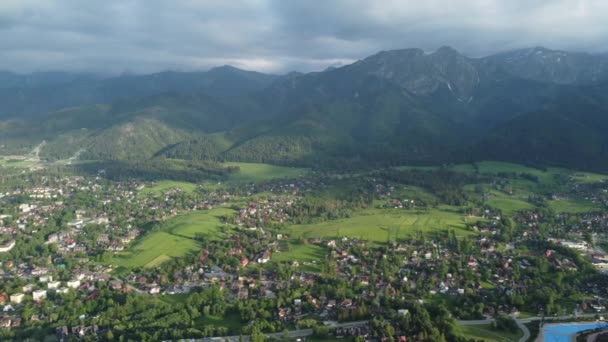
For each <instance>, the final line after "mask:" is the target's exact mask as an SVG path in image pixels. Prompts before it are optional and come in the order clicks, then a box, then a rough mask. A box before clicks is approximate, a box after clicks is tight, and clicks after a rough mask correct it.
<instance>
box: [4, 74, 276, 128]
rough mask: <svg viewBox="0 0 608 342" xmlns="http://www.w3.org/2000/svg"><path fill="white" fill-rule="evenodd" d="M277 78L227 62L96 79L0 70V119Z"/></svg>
mask: <svg viewBox="0 0 608 342" xmlns="http://www.w3.org/2000/svg"><path fill="white" fill-rule="evenodd" d="M276 78H277V76H275V75H267V74H262V73H258V72H253V71H245V70H240V69H237V68H234V67H230V66H223V67H218V68H213V69H211V70H209V71H206V72H173V71H166V72H161V73H156V74H150V75H135V76H134V75H124V76H119V77H112V78H103V79H101V78H99V77H94V76H90V75H84V74H68V73H36V74H32V75H24V76H23V75H16V74H13V73H0V118H20V117H24V116H26V117H43V116H44V115H46V114H48V113H50V112H52V111H56V110H61V109H64V108H67V107H75V106H82V105H87V104H99V103H110V102H113V101H116V100H119V99H133V98H138V97H147V96H153V95H159V94H162V93H166V92H177V93H183V94H205V95H208V96H214V97H235V96H244V95H247V94H249V93H252V92H255V91H259V90H261V89H263V88H265V87H267V86H269V85H270V84H271V83H272V82H274V80H275V79H276Z"/></svg>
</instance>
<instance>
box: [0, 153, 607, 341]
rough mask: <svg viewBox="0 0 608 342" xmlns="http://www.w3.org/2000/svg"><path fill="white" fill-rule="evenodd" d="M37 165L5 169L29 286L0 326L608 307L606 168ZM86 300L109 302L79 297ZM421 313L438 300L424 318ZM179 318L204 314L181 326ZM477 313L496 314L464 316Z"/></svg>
mask: <svg viewBox="0 0 608 342" xmlns="http://www.w3.org/2000/svg"><path fill="white" fill-rule="evenodd" d="M184 163H185V162H184V161H177V160H167V161H165V162H164V164H157V163H152V164H143V165H144V166H145V165H148V166H149V167H154V168H158V167H161V165H164V166H162V167H166V166H167V167H169V169H175V170H181V169H182V168H183V167H184V166H185V165H187V164H184ZM42 165H44V167H45V169H43V170H38V169H33V170H32V169H30V168H29V166H30V165H28V164H16V165H13V166H11V167H10V170H16V171H17V172H14V173H6V174H5V175H4V176H3V178H2V179H1V180H0V188H1V189H2V191H0V193H2V196H0V197H1V198H0V201H3V202H2V203H3V206H2V211H1V212H0V214H1V215H2V217H3V219H2V236H4V237H5V239H4V240H6V241H8V242H7V243H10V242H11V241H14V248H9V250H8V251H7V252H2V253H0V262H2V265H3V267H4V268H3V269H4V272H5V276H9V277H8V278H6V279H11V280H9V281H8V282H6V283H5V284H4V285H2V286H3V287H2V288H1V289H0V293H6V296H7V297H5V298H9V297H10V298H13V299H14V298H16V297H15V295H19V294H24V296H25V298H26V300H25V302H23V303H16V302H14V301H13V299H7V301H9V300H10V301H12V304H11V307H12V308H13V309H14V310H15V311H14V313H13V314H11V315H10V316H9V317H13V318H12V319H17V318H19V317H22V321H21V322H22V323H20V324H21V325H20V326H19V327H17V326H15V328H14V329H11V330H0V334H4V335H0V336H12V337H18V336H24V335H21V334H27V335H28V336H32V334H34V335H33V336H39V337H44V338H46V339H52V337H53V338H54V337H56V336H57V337H59V336H70V333H69V330H68V332H67V335H66V333H64V332H63V330H61V329H62V328H61V327H62V326H63V325H65V326H66V327H67V326H69V325H73V324H74V323H73V322H75V321H77V320H79V319H80V318H78V317H76V316H75V315H77V316H81V315H84V316H85V317H87V318H85V319H84V320H85V321H86V322H90V323H87V324H89V326H90V327H94V326H97V329H100V330H101V329H103V330H105V332H102V333H101V334H102V335H104V334H107V333H108V332H109V331H111V332H112V334H120V335H123V336H132V337H135V336H140V337H141V336H146V337H145V338H150V339H156V338H160V337H161V336H168V335H167V334H171V335H173V336H176V335H178V336H184V337H186V336H187V337H188V338H194V337H200V338H202V337H205V336H223V335H227V336H234V335H238V334H252V335H255V334H260V333H262V334H272V333H274V334H280V332H281V331H283V330H293V329H294V328H295V327H300V328H302V329H304V328H306V327H311V328H312V329H313V330H314V331H315V332H314V333H313V332H311V334H313V335H314V336H317V337H316V338H323V337H326V336H327V334H331V335H332V336H350V335H349V334H353V333H354V332H352V331H347V330H341V329H337V328H334V329H331V328H330V329H328V330H325V329H324V328H322V327H323V325H321V324H322V322H331V321H338V322H341V323H340V324H348V322H351V321H361V320H367V319H371V320H370V321H369V323H368V325H367V326H365V327H361V328H360V329H371V331H375V332H374V333H377V334H386V333H389V331H388V330H386V329H390V328H388V327H389V326H387V325H386V322H394V323H392V324H395V326H396V327H397V328H398V329H404V328H403V327H404V326H406V325H409V327H410V328H408V329H414V330H417V329H422V330H420V331H427V333H428V334H430V336H434V337H433V339H435V338H437V339H440V338H446V339H449V340H452V339H461V340H462V341H468V339H470V338H473V339H475V338H484V339H488V340H492V339H493V338H497V336H501V337H505V336H512V338H516V339H517V338H519V337H517V336H521V332H520V331H519V328H517V327H515V326H514V327H515V328H513V327H509V326H510V325H509V324H510V323H508V322H509V320H510V319H511V317H514V318H516V317H531V316H542V315H547V316H559V317H561V316H565V315H567V314H568V313H571V312H576V313H577V314H580V315H584V314H585V315H589V314H590V313H592V312H597V311H605V310H606V305H608V293H604V291H605V288H606V287H602V285H601V284H604V282H606V281H608V278H606V277H608V275H607V274H606V273H604V272H605V271H604V270H605V269H606V268H605V260H608V256H606V255H605V254H603V252H602V251H601V247H600V246H603V245H604V244H605V243H606V242H607V241H608V235H606V233H605V232H606V230H605V228H606V227H607V226H606V225H607V224H608V221H607V220H606V217H605V214H604V211H605V210H606V209H605V208H606V205H608V195H606V194H607V193H606V184H607V183H606V180H607V179H608V176H606V175H603V174H595V173H589V172H579V171H571V170H568V169H565V168H551V167H550V168H532V167H529V166H524V165H520V164H511V163H505V162H495V161H482V162H479V163H468V164H448V165H441V166H424V167H420V166H398V167H389V168H374V169H362V170H357V171H355V172H348V171H340V172H332V171H328V170H324V169H304V168H293V167H285V166H273V165H268V164H250V163H233V162H231V163H226V164H222V163H218V164H217V165H215V164H214V165H213V166H211V165H206V166H205V167H206V169H205V170H208V171H205V173H201V174H197V175H196V177H195V178H196V181H194V180H189V179H190V178H191V177H192V175H191V174H190V173H177V174H175V173H159V172H154V173H150V172H149V171H145V172H144V171H142V169H141V168H140V169H138V170H140V171H138V172H143V173H141V174H143V175H145V176H146V178H143V179H138V178H137V176H136V175H138V174H140V173H134V174H133V175H134V176H132V177H129V178H124V177H120V178H114V176H113V173H112V172H119V171H120V172H121V173H123V175H124V174H129V172H133V169H132V167H133V165H135V164H129V163H127V164H115V165H113V166H112V167H113V168H116V171H112V170H111V169H109V168H107V167H106V166H108V165H107V164H97V163H95V162H92V163H85V164H84V165H87V167H89V168H93V169H95V170H96V171H95V172H91V169H89V168H86V169H82V168H80V166H79V165H69V164H67V163H61V162H58V163H47V164H42ZM104 165H105V166H104ZM193 165H198V164H193ZM148 166H145V167H148ZM201 166H202V164H201ZM7 167H8V166H6V164H5V165H3V168H7ZM121 167H127V169H121ZM211 167H212V168H211ZM229 167H230V168H232V169H231V171H230V172H222V173H206V172H209V171H212V170H223V169H226V168H229ZM7 170H8V169H7ZM121 170H122V171H121ZM144 170H145V169H144ZM125 172H127V173H125ZM212 172H216V171H212ZM117 174H118V173H117ZM165 174H170V175H171V177H170V178H164V175H165ZM153 176H154V177H156V178H150V177H153ZM179 177H183V179H180V178H179ZM4 240H3V241H4ZM7 246H9V245H7ZM15 261H19V263H15ZM15 275H19V276H18V277H15ZM532 275H534V276H533V277H532ZM11 276H12V277H11ZM51 277H52V282H51V280H50V279H51ZM55 282H57V284H59V285H58V286H59V290H57V289H55V288H54V286H56V285H52V286H53V287H50V286H51V285H50V284H55ZM62 285H63V286H62ZM30 288H31V291H33V292H30ZM43 292H44V295H45V296H46V297H45V298H43V299H40V297H38V299H33V298H32V297H31V296H33V293H36V296H40V293H43ZM372 292H375V293H379V294H378V295H371V293H372ZM28 296H30V297H28ZM92 298H104V299H103V300H104V301H105V302H108V301H110V300H112V301H113V302H114V303H115V304H114V305H116V303H117V302H118V303H119V304H118V305H119V307H121V308H122V310H125V314H126V315H129V316H128V317H131V318H130V319H131V320H134V321H136V322H137V327H136V326H133V327H124V328H120V329H117V328H110V326H114V327H116V324H118V321H114V320H115V319H117V317H126V316H121V315H122V314H118V316H117V314H116V313H115V312H114V309H113V306H107V304H106V305H104V304H101V303H103V302H100V299H92ZM50 301H53V302H54V303H61V305H60V306H53V307H47V306H44V304H45V303H47V302H50ZM79 301H84V302H85V303H88V302H96V303H99V304H97V305H95V306H92V305H86V306H82V307H81V309H79V310H77V311H75V312H74V313H73V314H71V313H68V311H66V309H65V308H66V307H69V306H71V305H74V303H78V302H79ZM41 304H42V305H43V306H40V305H41ZM141 305H143V306H145V307H146V308H148V309H146V311H140V310H141V309H139V308H141V307H140V306H141ZM150 310H152V311H150ZM402 310H407V312H409V314H405V316H403V315H402V314H398V311H399V312H401V311H402ZM127 312H129V313H127ZM146 312H148V313H146ZM152 312H153V313H154V314H152ZM403 312H406V311H403ZM415 312H418V313H420V315H423V316H424V315H427V314H428V313H430V312H433V313H434V314H433V316H432V317H429V318H428V320H427V321H424V322H417V323H414V322H413V321H411V320H410V318H408V317H410V316H409V315H413V313H415ZM30 315H37V317H42V316H43V315H44V317H45V318H39V320H41V321H43V322H46V323H45V324H50V325H51V326H58V328H59V330H60V332H54V331H51V330H49V329H47V328H44V326H42V325H39V323H38V322H39V321H36V320H32V319H31V317H30ZM55 315H57V316H55ZM152 315H154V317H155V320H158V319H162V321H163V322H166V323H165V324H167V326H166V327H163V326H158V325H156V324H154V323H152V322H153V321H149V319H150V318H152V317H153V316H152ZM450 315H451V316H452V317H453V318H449V317H448V316H450ZM378 316H382V317H385V318H384V319H385V320H380V321H377V320H376V319H373V318H374V317H378ZM28 317H29V318H28ZM47 317H48V318H47ZM51 317H57V318H51ZM161 317H162V318H161ZM175 317H181V318H179V320H193V323H191V324H187V326H188V328H187V329H181V328H177V327H172V328H169V326H171V324H172V323H171V322H172V320H173V319H177V318H175ZM412 317H413V316H412ZM486 317H490V318H486ZM386 319H388V320H386ZM454 319H455V320H454ZM492 319H495V320H502V321H504V324H505V325H504V326H502V325H501V326H498V327H496V326H493V325H490V323H491V322H493V321H492ZM251 320H254V321H255V322H256V323H255V324H254V325H252V324H251V323H248V322H251ZM476 320H477V321H479V322H484V324H486V325H465V326H463V327H459V325H461V323H460V322H469V321H470V322H476ZM502 321H501V322H502ZM111 322H114V323H111ZM195 322H198V323H195ZM342 322H343V323H342ZM366 322H367V321H366ZM11 324H13V323H11ZM106 324H107V325H106ZM366 324H367V323H366ZM411 324H415V325H414V326H412V325H411ZM462 324H464V323H462ZM475 324H477V323H475ZM501 324H503V323H501ZM119 326H120V325H119ZM358 326H360V325H358ZM391 326H392V325H391ZM32 329H36V330H35V331H37V332H35V333H33V332H32ZM91 329H93V328H91ZM425 329H427V330H425ZM302 331H304V330H302ZM366 331H367V330H366ZM359 333H361V332H359ZM85 334H86V333H85ZM91 336H94V335H91ZM448 336H449V337H448ZM505 338H507V337H505ZM508 338H511V337H508Z"/></svg>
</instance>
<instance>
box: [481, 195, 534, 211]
mask: <svg viewBox="0 0 608 342" xmlns="http://www.w3.org/2000/svg"><path fill="white" fill-rule="evenodd" d="M505 196H508V195H505ZM486 203H488V204H489V205H490V206H492V207H494V208H498V209H500V210H502V212H503V213H505V214H507V215H513V214H515V213H516V212H518V211H520V210H525V209H531V208H533V206H532V204H530V203H528V202H524V201H522V200H519V199H516V198H508V197H503V196H500V197H499V196H496V197H492V198H490V199H488V200H487V201H486Z"/></svg>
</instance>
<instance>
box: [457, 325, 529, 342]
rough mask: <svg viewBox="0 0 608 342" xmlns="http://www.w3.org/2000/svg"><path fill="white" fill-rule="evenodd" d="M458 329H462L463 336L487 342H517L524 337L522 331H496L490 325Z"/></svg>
mask: <svg viewBox="0 0 608 342" xmlns="http://www.w3.org/2000/svg"><path fill="white" fill-rule="evenodd" d="M458 329H460V331H461V335H462V336H464V337H467V338H472V339H475V340H483V341H485V342H510V341H512V342H517V341H519V339H520V337H521V336H522V335H523V333H522V332H521V331H520V330H518V332H517V333H512V332H508V331H496V330H493V329H492V327H491V326H490V325H489V324H483V325H465V326H460V327H458Z"/></svg>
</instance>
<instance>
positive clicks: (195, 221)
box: [165, 208, 234, 239]
mask: <svg viewBox="0 0 608 342" xmlns="http://www.w3.org/2000/svg"><path fill="white" fill-rule="evenodd" d="M232 214H234V210H232V209H228V208H215V209H212V210H208V211H195V212H191V213H188V214H186V215H181V216H178V217H176V218H174V219H172V220H171V221H169V222H168V223H167V225H166V228H165V230H166V231H167V232H169V233H171V234H173V235H177V236H181V237H185V238H194V237H195V236H196V234H203V235H205V236H207V237H208V238H210V239H216V238H219V237H220V236H221V232H222V230H223V229H224V228H225V226H224V224H223V223H222V222H220V217H221V216H226V215H232Z"/></svg>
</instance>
